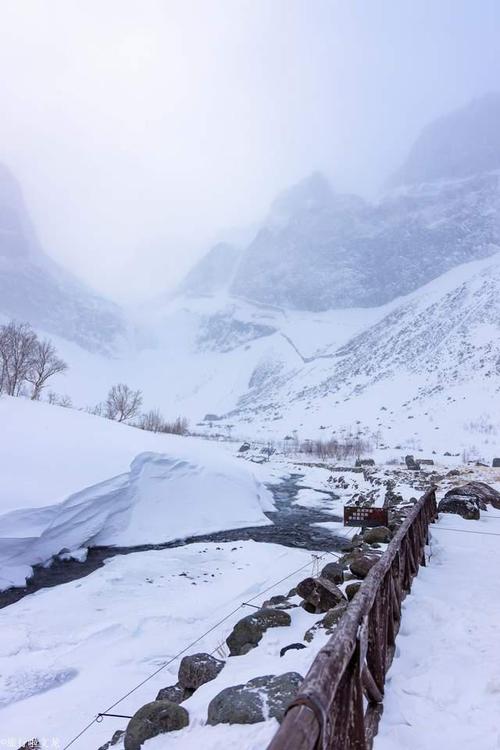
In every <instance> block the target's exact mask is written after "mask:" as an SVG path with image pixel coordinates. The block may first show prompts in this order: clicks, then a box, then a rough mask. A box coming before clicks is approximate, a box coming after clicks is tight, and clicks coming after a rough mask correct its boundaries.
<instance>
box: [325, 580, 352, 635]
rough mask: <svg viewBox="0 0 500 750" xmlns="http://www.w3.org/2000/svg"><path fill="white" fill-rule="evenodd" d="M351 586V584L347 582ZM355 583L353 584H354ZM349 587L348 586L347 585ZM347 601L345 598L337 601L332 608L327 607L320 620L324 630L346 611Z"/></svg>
mask: <svg viewBox="0 0 500 750" xmlns="http://www.w3.org/2000/svg"><path fill="white" fill-rule="evenodd" d="M349 585H350V586H352V585H353V584H352V583H351V584H349ZM354 585H355V584H354ZM347 588H349V586H347ZM348 606H349V605H348V603H347V602H346V601H345V599H344V600H343V601H341V602H339V603H338V604H337V605H336V606H335V607H333V608H332V609H329V610H328V612H327V613H326V615H325V616H324V617H323V619H322V620H321V623H320V624H321V626H322V627H324V628H326V630H329V629H330V628H333V627H334V626H335V625H337V623H338V621H339V620H340V618H341V617H342V615H343V614H344V612H345V611H346V609H347V607H348Z"/></svg>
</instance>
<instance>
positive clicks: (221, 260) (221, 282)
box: [179, 242, 241, 296]
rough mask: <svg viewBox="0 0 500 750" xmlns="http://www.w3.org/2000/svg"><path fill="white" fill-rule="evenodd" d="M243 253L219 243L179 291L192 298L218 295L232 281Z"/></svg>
mask: <svg viewBox="0 0 500 750" xmlns="http://www.w3.org/2000/svg"><path fill="white" fill-rule="evenodd" d="M240 254H241V251H240V250H239V249H238V248H236V247H234V245H229V244H228V243H226V242H219V243H218V244H217V245H214V247H212V248H211V250H209V252H208V253H207V254H206V255H205V256H203V258H202V259H201V260H200V262H199V263H197V264H196V265H195V266H194V268H192V269H191V271H190V272H189V273H188V274H187V276H186V277H185V279H184V280H183V282H182V284H181V285H180V288H179V291H180V292H181V293H185V294H188V295H192V296H203V295H210V294H217V292H220V291H223V290H224V289H226V288H227V287H228V286H229V285H230V284H231V281H232V278H233V276H234V272H235V269H236V264H237V262H238V259H239V257H240Z"/></svg>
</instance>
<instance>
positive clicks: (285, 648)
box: [280, 643, 305, 656]
mask: <svg viewBox="0 0 500 750" xmlns="http://www.w3.org/2000/svg"><path fill="white" fill-rule="evenodd" d="M302 648H305V646H304V644H303V643H290V645H289V646H283V648H282V649H281V651H280V656H284V655H285V654H286V652H287V651H293V650H294V649H295V650H296V651H300V649H302Z"/></svg>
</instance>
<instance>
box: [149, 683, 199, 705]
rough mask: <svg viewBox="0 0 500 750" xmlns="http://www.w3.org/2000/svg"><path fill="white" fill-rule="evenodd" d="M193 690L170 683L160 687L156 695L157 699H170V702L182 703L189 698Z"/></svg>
mask: <svg viewBox="0 0 500 750" xmlns="http://www.w3.org/2000/svg"><path fill="white" fill-rule="evenodd" d="M193 693H194V690H186V688H184V687H182V685H179V683H177V685H170V686H169V687H164V688H162V689H161V690H160V691H159V693H158V695H157V696H156V700H157V701H170V702H171V703H182V701H185V700H187V699H188V698H190V697H191V696H192V695H193Z"/></svg>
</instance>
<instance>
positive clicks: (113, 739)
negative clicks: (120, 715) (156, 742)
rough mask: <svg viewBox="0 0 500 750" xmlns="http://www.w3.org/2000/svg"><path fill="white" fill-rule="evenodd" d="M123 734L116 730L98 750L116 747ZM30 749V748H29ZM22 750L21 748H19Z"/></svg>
mask: <svg viewBox="0 0 500 750" xmlns="http://www.w3.org/2000/svg"><path fill="white" fill-rule="evenodd" d="M124 734H125V732H123V731H122V730H121V729H117V731H116V732H114V734H113V736H112V737H111V739H110V740H108V742H105V743H104V745H101V747H100V748H99V750H109V748H110V747H113V745H117V744H118V743H119V742H120V740H121V739H122V738H123V736H124ZM30 747H31V746H30ZM32 747H33V748H34V747H36V746H35V745H33V746H32ZM21 750H22V748H21Z"/></svg>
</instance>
